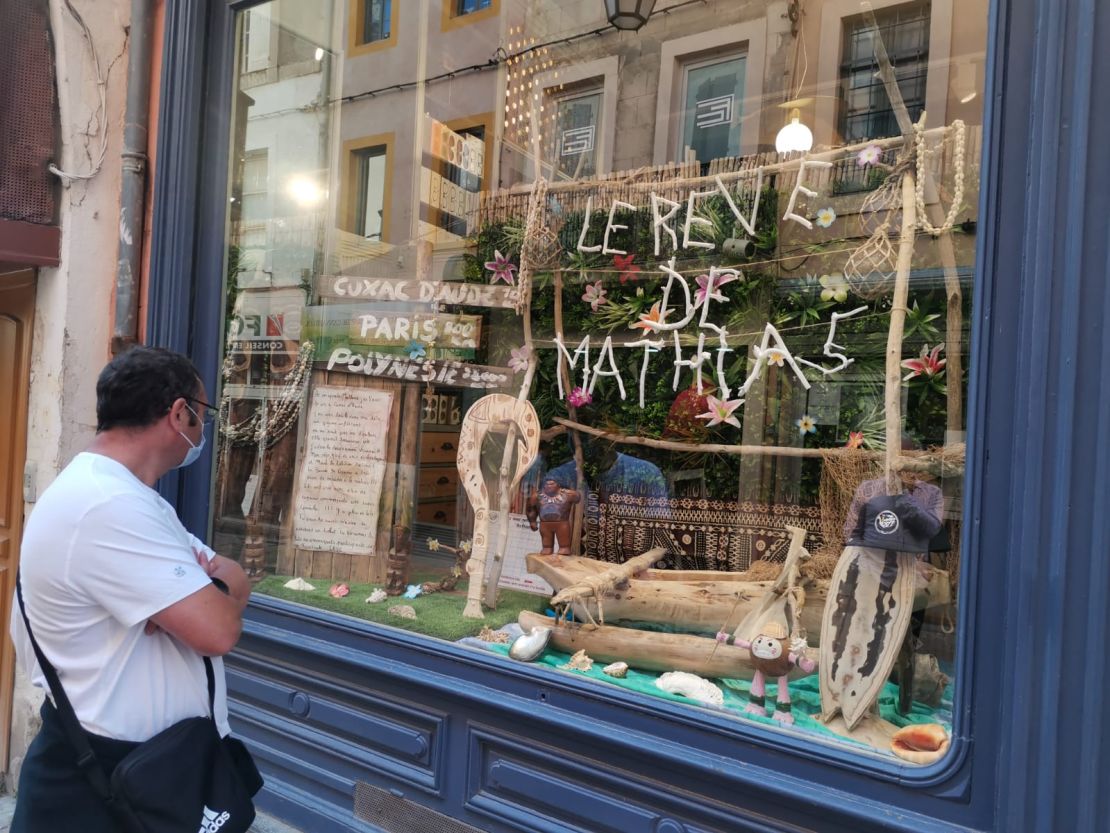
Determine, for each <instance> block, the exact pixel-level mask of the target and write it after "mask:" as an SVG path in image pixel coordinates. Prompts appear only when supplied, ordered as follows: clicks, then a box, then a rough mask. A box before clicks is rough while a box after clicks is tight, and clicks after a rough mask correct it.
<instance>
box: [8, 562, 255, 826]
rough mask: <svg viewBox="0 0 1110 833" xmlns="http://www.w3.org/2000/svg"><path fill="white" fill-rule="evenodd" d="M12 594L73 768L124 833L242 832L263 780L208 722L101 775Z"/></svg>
mask: <svg viewBox="0 0 1110 833" xmlns="http://www.w3.org/2000/svg"><path fill="white" fill-rule="evenodd" d="M15 587H16V595H17V597H18V598H19V609H20V612H21V613H22V614H23V622H24V624H25V625H26V626H27V636H28V637H29V639H30V640H31V647H32V648H34V649H35V657H36V658H37V659H38V662H39V667H40V668H41V669H42V672H43V674H44V675H45V676H46V680H47V682H48V683H49V684H50V691H51V693H52V694H53V695H54V705H55V706H56V707H57V710H58V716H59V717H60V718H61V721H62V726H63V728H64V729H65V733H66V737H68V738H69V742H70V744H71V745H72V746H73V749H74V751H75V752H76V753H77V766H78V768H79V769H80V770H81V771H82V772H83V773H84V774H85V777H86V778H87V779H88V781H89V783H90V784H91V785H92V788H93V789H94V790H95V791H96V793H97V795H99V796H100V797H101V798H103V799H104V801H105V802H107V805H108V808H109V810H110V811H111V812H112V814H113V815H114V816H115V817H116V819H117V820H118V821H119V823H120V826H121V829H122V830H125V831H126V832H127V833H246V831H247V830H248V829H249V828H250V826H251V823H252V822H253V821H254V803H253V802H252V801H251V797H252V796H253V795H254V794H255V793H257V792H258V791H259V790H260V789H261V788H262V776H261V775H259V774H258V768H257V767H256V766H255V765H254V761H253V760H252V759H251V755H250V752H248V751H247V748H246V746H244V745H243V743H242V741H239V740H237V739H235V738H232V737H226V738H221V737H220V733H219V730H218V729H217V728H216V721H215V719H214V718H213V717H211V716H209V717H189V718H186V719H185V720H181V721H178V722H177V723H175V724H173V725H172V726H170V727H169V728H167V729H163V730H162V731H161V732H159V733H158V734H157V735H155V736H154V737H152V738H151V739H150V740H147V741H145V742H143V743H140V744H139V745H138V746H136V747H135V749H133V750H132V751H131V752H130V753H128V755H127V757H125V758H124V759H123V760H122V761H120V763H119V765H118V766H117V767H116V768H115V770H113V771H112V774H111V780H110V781H109V779H108V778H107V777H106V776H105V774H104V770H103V768H102V767H101V766H100V762H99V761H97V759H96V754H95V753H94V752H93V750H92V748H91V746H90V745H89V739H88V737H87V736H86V734H85V730H84V729H83V728H81V723H80V722H79V721H78V720H77V715H76V714H75V713H74V711H73V706H72V705H71V704H70V702H69V698H68V697H66V693H65V691H64V690H63V689H62V683H61V680H59V679H58V673H57V671H55V670H54V666H53V665H51V664H50V661H49V660H48V659H47V658H46V657H45V656H44V655H43V653H42V649H40V648H39V644H38V642H36V641H35V636H34V634H33V633H32V632H31V622H30V620H28V618H27V609H26V607H24V604H23V588H22V587H21V584H20V581H19V578H18V577H17V578H16V585H15ZM204 668H205V671H207V673H208V708H209V714H210V715H211V714H212V713H213V705H214V703H215V699H216V676H215V674H214V673H213V671H212V661H211V660H210V659H209V658H208V657H205V658H204Z"/></svg>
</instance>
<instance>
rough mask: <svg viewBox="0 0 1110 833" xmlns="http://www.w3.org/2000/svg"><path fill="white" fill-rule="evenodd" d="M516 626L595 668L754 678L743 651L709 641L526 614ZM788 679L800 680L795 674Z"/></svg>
mask: <svg viewBox="0 0 1110 833" xmlns="http://www.w3.org/2000/svg"><path fill="white" fill-rule="evenodd" d="M519 623H520V626H521V627H522V628H524V629H525V630H528V629H530V628H534V627H546V628H551V643H550V644H551V645H552V646H553V647H555V648H557V649H558V650H560V651H563V652H565V653H568V654H573V653H575V652H577V651H580V650H583V649H585V651H586V653H587V654H588V655H589V657H590V659H592V660H593V661H594V662H600V663H609V662H618V661H620V662H627V663H628V664H629V665H630V666H631V667H633V668H641V669H645V670H647V671H688V672H690V673H691V674H697V675H698V676H701V677H739V678H742V679H751V677H752V674H753V673H754V672H755V669H754V668H752V665H751V658H750V655H749V653H748V651H747V649H745V648H737V647H736V646H735V645H722V644H720V643H718V642H717V641H716V640H715V639H712V638H709V637H704V636H692V635H689V634H678V633H658V632H656V631H641V630H637V629H635V628H622V627H618V626H615V625H598V626H593V625H579V624H577V623H575V622H561V621H559V622H557V621H556V620H555V619H553V618H552V617H550V616H543V615H541V614H539V613H533V612H532V611H530V610H522V611H521V612H520V617H519ZM790 676H791V678H793V677H795V676H804V675H802V674H801V672H799V671H797V670H795V671H792V672H791V675H790Z"/></svg>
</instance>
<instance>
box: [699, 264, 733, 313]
mask: <svg viewBox="0 0 1110 833" xmlns="http://www.w3.org/2000/svg"><path fill="white" fill-rule="evenodd" d="M695 280H696V281H697V282H698V288H697V289H696V290H695V291H694V305H695V306H699V305H701V304H704V303H705V301H706V299H707V298H712V299H713V300H714V301H722V302H724V301H727V300H728V298H726V297H725V296H724V295H722V294H721V293H720V292H719V291H718V290H719V289H720V288H721V287H722V286H724V285H725V284H726V283H732V282H733V281H734V280H736V275H733V274H732V273H731V272H721V273H720V274H718V275H717V276H716V277H714V278H710V277H709V275H698V276H697V278H695Z"/></svg>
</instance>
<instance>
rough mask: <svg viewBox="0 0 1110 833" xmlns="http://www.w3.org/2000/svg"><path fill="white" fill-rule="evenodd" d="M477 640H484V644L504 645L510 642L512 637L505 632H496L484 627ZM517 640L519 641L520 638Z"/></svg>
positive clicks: (486, 626)
mask: <svg viewBox="0 0 1110 833" xmlns="http://www.w3.org/2000/svg"><path fill="white" fill-rule="evenodd" d="M477 638H478V639H480V640H482V641H483V642H495V643H497V644H500V645H504V644H505V643H506V642H508V641H509V638H510V637H509V635H508V634H507V633H505V632H504V631H495V630H494V629H493V628H491V627H490V626H489V625H483V626H482V629H481V630H480V631H478V637H477ZM517 638H518V639H519V637H517Z"/></svg>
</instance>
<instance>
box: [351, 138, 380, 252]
mask: <svg viewBox="0 0 1110 833" xmlns="http://www.w3.org/2000/svg"><path fill="white" fill-rule="evenodd" d="M354 156H355V169H356V177H357V179H356V183H355V188H356V189H357V194H358V198H357V204H356V207H355V230H356V231H357V232H358V233H359V234H361V235H362V236H363V237H365V238H366V239H367V240H381V239H382V226H383V222H384V219H385V199H386V193H385V163H386V148H385V145H376V146H374V147H369V148H363V149H361V150H357V151H355V152H354Z"/></svg>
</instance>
